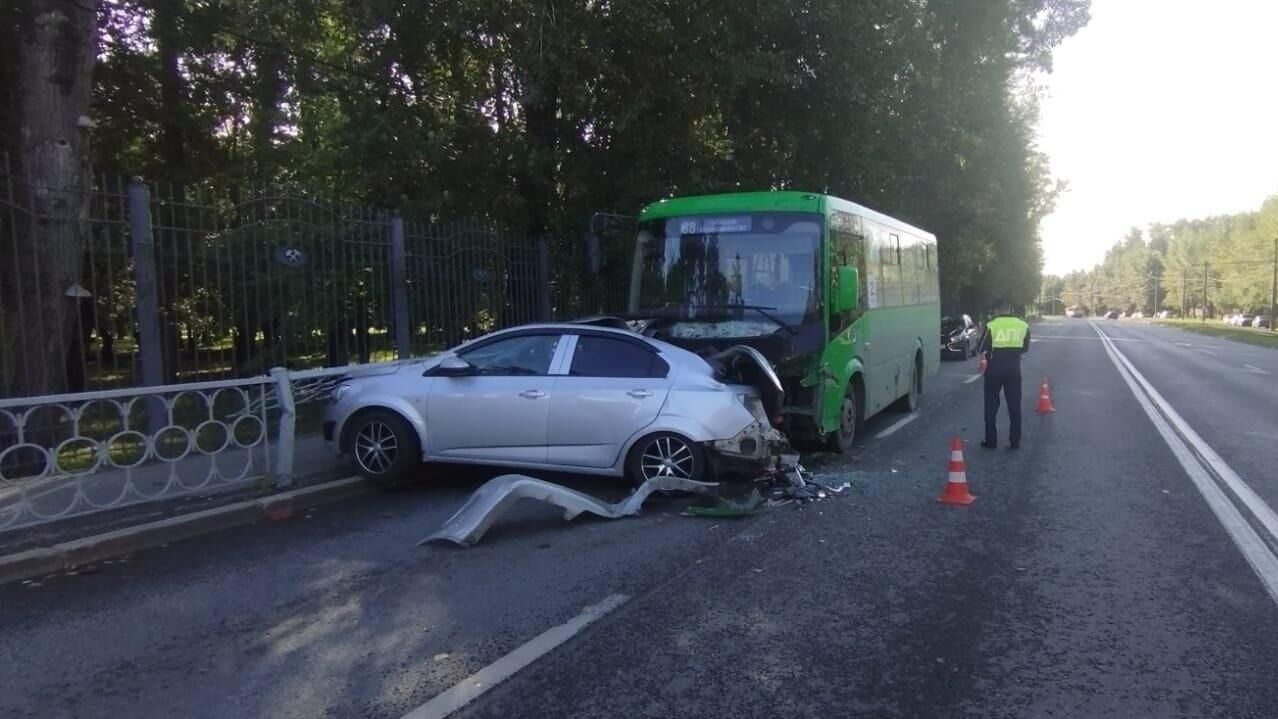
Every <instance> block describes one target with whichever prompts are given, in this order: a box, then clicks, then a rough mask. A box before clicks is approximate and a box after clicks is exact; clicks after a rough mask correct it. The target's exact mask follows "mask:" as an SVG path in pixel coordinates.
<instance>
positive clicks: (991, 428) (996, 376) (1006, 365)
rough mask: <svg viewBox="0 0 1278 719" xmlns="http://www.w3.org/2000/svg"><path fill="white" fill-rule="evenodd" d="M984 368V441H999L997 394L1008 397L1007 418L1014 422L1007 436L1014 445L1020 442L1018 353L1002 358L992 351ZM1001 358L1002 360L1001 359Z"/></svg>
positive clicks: (1019, 373) (989, 442)
mask: <svg viewBox="0 0 1278 719" xmlns="http://www.w3.org/2000/svg"><path fill="white" fill-rule="evenodd" d="M991 354H992V356H991V357H990V363H989V366H988V367H987V368H986V369H985V442H986V443H987V444H991V445H993V444H998V427H997V426H996V425H997V422H996V420H997V419H998V405H999V400H998V394H999V392H1002V393H1003V398H1004V399H1006V400H1007V418H1008V419H1010V420H1011V421H1012V428H1011V432H1010V435H1009V437H1008V439H1010V440H1011V442H1012V444H1013V445H1019V444H1020V443H1021V360H1020V357H1019V356H1004V357H999V353H998V352H997V351H995V352H993V353H991ZM1000 360H1002V361H1000Z"/></svg>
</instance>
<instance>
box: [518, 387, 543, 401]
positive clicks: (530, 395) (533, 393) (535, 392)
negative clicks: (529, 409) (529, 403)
mask: <svg viewBox="0 0 1278 719" xmlns="http://www.w3.org/2000/svg"><path fill="white" fill-rule="evenodd" d="M519 396H520V397H523V398H524V399H540V398H542V397H545V396H546V393H545V392H542V391H541V390H539V389H526V390H524V391H523V392H520V393H519Z"/></svg>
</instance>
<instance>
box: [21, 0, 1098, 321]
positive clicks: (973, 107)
mask: <svg viewBox="0 0 1278 719" xmlns="http://www.w3.org/2000/svg"><path fill="white" fill-rule="evenodd" d="M1088 6H1089V0H996V1H994V2H979V3H974V2H970V0H904V1H902V0H825V1H818V0H793V1H791V2H766V1H764V0H745V1H744V2H743V1H742V0H732V1H731V2H729V1H728V0H677V1H676V0H655V1H652V2H618V1H617V0H429V1H428V2H406V1H405V0H369V1H368V2H361V3H349V2H337V1H336V0H302V1H301V2H280V0H202V1H201V2H197V3H188V2H182V1H181V0H102V1H101V2H100V3H99V11H98V15H99V28H100V37H101V50H100V53H99V58H98V60H99V62H98V66H97V69H96V71H95V75H94V79H95V87H94V120H95V123H96V126H95V127H96V129H95V130H94V138H93V144H92V149H93V157H92V158H91V161H92V164H93V166H94V167H95V168H96V169H98V170H100V171H104V172H125V173H130V174H133V173H140V174H142V175H144V176H146V177H148V178H150V179H154V180H159V181H162V182H163V181H172V182H174V183H176V184H179V185H183V186H194V187H201V188H203V189H208V188H212V187H218V188H231V190H229V192H231V193H232V199H234V196H235V195H234V193H235V192H236V189H235V188H237V187H240V186H243V185H245V184H246V183H249V182H254V183H263V182H269V183H279V182H287V183H290V184H292V185H295V186H301V187H306V188H308V189H309V190H310V191H312V192H314V193H321V192H322V193H325V194H329V195H333V196H340V197H342V198H344V199H346V200H349V201H355V202H364V203H372V204H377V205H381V206H411V207H413V208H415V209H417V210H420V211H422V212H424V213H427V214H428V215H430V216H434V217H483V218H486V219H488V220H491V221H496V222H500V223H502V224H505V225H507V226H510V227H513V228H516V229H518V230H520V231H524V232H528V233H532V234H538V235H540V234H549V235H550V236H551V237H553V238H555V241H556V242H557V243H560V244H559V245H557V246H558V247H561V248H564V247H568V246H571V245H575V243H577V242H578V241H579V239H580V237H581V234H582V231H583V224H584V220H585V219H586V218H587V217H588V216H589V214H590V213H591V212H593V211H595V210H611V211H615V212H621V213H632V212H634V211H636V210H637V209H638V208H639V207H640V206H642V205H643V204H645V203H647V202H651V201H653V200H655V199H658V198H661V197H665V196H670V195H673V194H690V193H705V192H716V191H729V190H735V189H762V188H803V189H812V190H818V191H828V192H830V193H832V194H836V195H840V196H843V197H847V198H850V199H854V200H857V201H861V202H864V203H866V204H868V205H870V206H873V207H875V208H877V209H880V210H882V211H885V212H887V213H889V214H893V215H896V216H899V217H902V218H904V219H907V220H909V221H912V222H914V223H916V224H918V225H920V226H922V227H925V228H927V229H929V230H931V231H933V232H935V233H936V234H937V235H938V236H939V237H940V238H941V242H942V244H941V247H942V252H941V262H942V271H943V274H942V278H943V279H942V287H943V294H944V297H945V299H946V300H947V301H948V302H951V303H959V304H963V305H965V306H970V307H973V308H975V307H977V306H979V303H983V302H984V301H986V300H987V299H988V298H989V295H991V294H1001V295H1005V296H1009V297H1010V298H1012V299H1013V300H1016V301H1018V302H1021V301H1029V300H1031V299H1032V298H1033V297H1034V296H1035V295H1036V294H1037V291H1038V280H1039V266H1040V252H1039V246H1038V236H1037V234H1038V222H1039V219H1040V218H1041V217H1042V216H1043V215H1044V214H1045V213H1047V212H1048V211H1050V209H1051V202H1052V199H1053V197H1054V196H1055V193H1056V191H1057V188H1056V187H1055V186H1054V185H1053V184H1052V182H1051V180H1050V178H1049V175H1048V170H1047V164H1046V160H1045V158H1044V157H1043V156H1042V155H1041V154H1040V153H1039V152H1038V151H1037V149H1036V148H1035V147H1034V143H1033V128H1034V123H1035V117H1036V112H1037V106H1036V102H1035V95H1034V91H1033V83H1032V80H1033V77H1034V75H1035V73H1038V72H1041V71H1045V70H1048V69H1050V64H1051V63H1050V60H1051V52H1052V50H1053V48H1054V47H1056V46H1057V45H1058V44H1059V43H1060V42H1061V41H1062V40H1063V39H1064V38H1066V37H1068V36H1069V35H1071V34H1072V33H1074V32H1076V31H1077V30H1078V29H1079V28H1080V27H1082V25H1083V24H1084V23H1086V21H1087V19H1088ZM4 125H5V123H4V118H3V116H0V127H3V126H4Z"/></svg>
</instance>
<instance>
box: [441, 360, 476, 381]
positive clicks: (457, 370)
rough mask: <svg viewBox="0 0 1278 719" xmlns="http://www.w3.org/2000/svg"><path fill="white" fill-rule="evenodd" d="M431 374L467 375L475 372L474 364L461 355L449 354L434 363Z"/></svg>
mask: <svg viewBox="0 0 1278 719" xmlns="http://www.w3.org/2000/svg"><path fill="white" fill-rule="evenodd" d="M431 374H435V375H439V376H440V377H469V376H471V375H473V374H476V372H475V365H472V364H471V363H469V362H467V361H466V360H464V359H462V358H461V357H458V356H456V355H451V356H448V357H445V358H444V359H442V360H440V361H439V364H437V365H435V371H434V372H432V373H431Z"/></svg>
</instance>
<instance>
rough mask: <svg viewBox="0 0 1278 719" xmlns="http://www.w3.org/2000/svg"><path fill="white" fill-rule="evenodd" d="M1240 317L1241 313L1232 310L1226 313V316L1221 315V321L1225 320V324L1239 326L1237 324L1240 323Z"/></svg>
mask: <svg viewBox="0 0 1278 719" xmlns="http://www.w3.org/2000/svg"><path fill="white" fill-rule="evenodd" d="M1239 317H1240V315H1238V314H1237V313H1236V312H1230V313H1229V314H1227V315H1225V316H1224V317H1221V318H1220V321H1221V322H1224V323H1225V324H1227V325H1230V326H1231V327H1232V326H1237V324H1238V318H1239Z"/></svg>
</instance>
